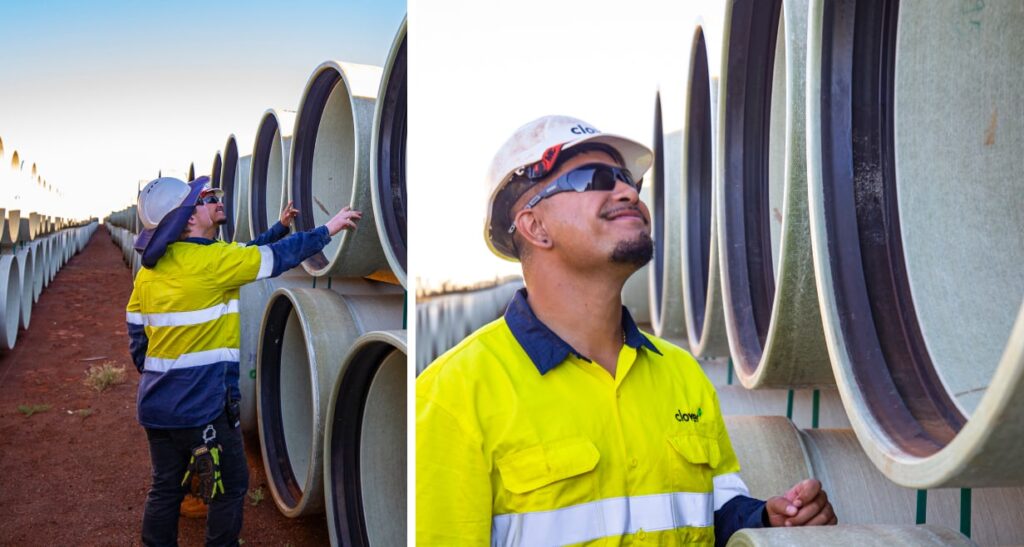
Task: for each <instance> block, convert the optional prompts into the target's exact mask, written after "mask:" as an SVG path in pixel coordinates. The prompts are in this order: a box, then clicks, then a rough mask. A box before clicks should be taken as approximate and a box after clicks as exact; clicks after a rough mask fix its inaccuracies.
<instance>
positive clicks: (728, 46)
mask: <svg viewBox="0 0 1024 547" xmlns="http://www.w3.org/2000/svg"><path fill="white" fill-rule="evenodd" d="M726 10H727V11H726V21H727V25H728V26H729V29H728V34H729V37H728V39H727V41H726V42H725V44H724V46H723V47H724V52H723V59H722V63H723V70H722V81H723V83H725V79H726V77H728V83H727V84H726V85H725V86H724V88H725V93H724V95H723V96H722V97H721V99H720V101H721V105H720V109H721V111H722V112H723V113H724V114H723V116H722V121H723V123H722V126H721V127H720V128H719V130H720V131H721V133H722V136H721V141H720V142H722V143H723V144H722V146H720V147H719V153H720V154H721V156H722V166H723V168H722V178H721V183H720V185H721V187H720V190H719V193H718V196H719V197H720V198H721V201H720V202H719V203H718V211H719V215H718V227H719V234H718V244H719V255H720V256H719V260H720V262H721V266H720V270H721V274H722V275H721V279H722V286H723V287H722V288H723V290H722V295H723V299H724V304H725V308H726V310H731V311H732V313H728V312H727V313H726V326H727V330H728V332H729V344H730V347H731V350H732V351H731V353H732V357H733V360H734V362H735V364H736V366H737V368H738V369H739V370H740V371H741V373H743V374H744V375H746V376H753V375H755V374H756V373H757V370H758V365H759V363H760V361H761V355H762V353H763V351H764V347H765V344H766V341H767V337H768V331H769V325H770V323H771V314H772V309H773V306H772V304H773V300H774V294H775V273H774V270H773V267H772V247H771V235H770V234H771V232H770V224H769V214H768V209H769V206H768V158H769V155H770V154H769V150H768V147H769V142H770V129H771V124H770V112H771V97H772V83H773V72H774V67H775V62H774V61H775V45H776V43H777V37H778V29H779V19H780V16H781V13H782V0H771V1H769V2H730V3H729V4H728V6H727V8H726ZM730 211H736V212H741V213H742V214H728V212H730Z"/></svg>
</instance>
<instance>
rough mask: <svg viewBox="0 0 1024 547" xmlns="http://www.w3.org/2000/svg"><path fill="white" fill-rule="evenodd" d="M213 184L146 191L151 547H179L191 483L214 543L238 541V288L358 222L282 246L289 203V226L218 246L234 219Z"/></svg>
mask: <svg viewBox="0 0 1024 547" xmlns="http://www.w3.org/2000/svg"><path fill="white" fill-rule="evenodd" d="M207 182H208V179H207V177H202V178H200V179H198V180H195V181H193V182H191V183H185V182H183V181H180V180H178V179H174V178H159V179H156V180H154V181H152V182H150V183H149V184H147V185H146V187H145V188H143V189H142V191H141V192H140V194H139V203H138V214H139V219H140V220H141V221H142V224H143V225H144V227H145V229H144V230H143V231H142V232H141V233H140V234H139V236H138V238H137V239H136V241H135V249H136V251H138V252H139V253H140V254H141V255H142V265H143V266H144V268H143V269H141V270H139V273H138V275H137V276H136V277H135V287H134V290H133V291H132V294H131V298H130V299H129V301H128V309H127V312H128V313H127V320H128V334H129V338H130V347H129V349H130V351H131V355H132V360H133V361H134V362H135V366H136V368H138V369H139V372H140V373H141V374H142V377H141V379H140V380H139V392H138V397H137V407H138V408H137V411H138V420H139V423H140V424H141V425H142V426H143V427H144V428H145V429H146V436H147V437H148V439H149V452H150V458H151V459H152V465H153V484H152V487H151V488H150V490H149V495H148V496H147V498H146V507H145V512H144V515H143V519H142V543H143V544H144V545H148V546H155V545H177V538H178V507H179V504H180V503H181V501H182V498H183V497H184V495H185V493H186V491H187V490H188V485H189V484H191V478H192V477H198V478H199V485H200V491H201V495H202V496H203V497H204V499H206V500H208V501H209V507H210V508H209V513H208V515H207V522H206V543H207V545H237V544H238V534H239V532H240V530H241V528H242V508H243V504H244V501H245V495H246V492H247V491H248V488H249V470H248V467H247V465H246V459H245V449H244V447H243V445H242V435H241V431H240V430H239V427H238V426H239V423H238V401H239V399H240V397H241V393H240V391H239V387H238V370H239V369H238V347H239V337H240V332H239V330H240V327H239V324H240V323H239V316H238V298H239V288H240V287H241V286H242V285H244V284H246V283H249V282H250V281H255V280H257V279H264V278H267V277H274V276H277V275H280V274H281V273H283V272H285V271H287V270H290V269H291V268H294V267H295V266H297V265H298V264H300V263H301V262H302V261H303V260H305V259H306V258H308V257H310V256H312V255H313V254H315V253H317V252H319V251H320V250H321V249H323V247H324V246H325V245H326V244H327V243H328V242H330V240H331V236H333V235H335V234H337V233H338V232H339V231H341V230H342V229H346V228H349V229H354V228H355V226H356V224H355V223H356V221H358V220H359V219H360V217H361V213H360V212H358V211H352V210H350V209H349V208H348V207H345V208H343V209H342V210H341V211H340V212H339V213H338V214H337V215H335V216H334V217H333V218H331V219H330V220H328V221H327V223H326V225H324V226H320V227H317V228H316V229H313V230H310V231H308V232H300V233H295V234H292V235H290V236H288V237H284V236H285V235H286V234H287V233H288V225H289V224H290V223H291V220H292V218H293V217H294V216H295V215H296V214H297V213H296V211H295V209H293V208H292V207H291V204H289V205H288V207H286V208H285V211H284V212H283V213H282V215H281V222H280V223H275V225H274V226H273V227H272V228H271V229H270V230H268V231H267V232H265V233H263V234H261V235H260V236H259V237H258V238H256V240H254V241H252V242H250V243H249V244H248V245H242V244H235V243H225V242H223V241H216V240H215V239H214V238H215V237H216V234H217V230H218V228H219V227H220V225H221V224H223V223H224V222H225V221H226V215H225V214H224V205H223V203H221V199H220V198H221V195H222V192H221V190H220V189H212V188H209V187H207V186H206V183H207Z"/></svg>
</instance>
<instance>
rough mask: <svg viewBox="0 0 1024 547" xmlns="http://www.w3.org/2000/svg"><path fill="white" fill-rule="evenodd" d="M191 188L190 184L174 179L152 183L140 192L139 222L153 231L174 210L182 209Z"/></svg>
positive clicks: (166, 178)
mask: <svg viewBox="0 0 1024 547" xmlns="http://www.w3.org/2000/svg"><path fill="white" fill-rule="evenodd" d="M190 191H191V188H189V185H188V183H186V182H185V181H183V180H179V179H176V178H173V177H161V178H158V179H156V180H154V181H151V182H150V183H149V184H147V185H146V187H145V188H143V189H142V191H141V192H139V206H138V209H137V210H138V212H139V220H140V221H141V222H142V226H143V227H144V228H146V229H148V230H153V229H155V228H156V227H157V225H159V224H160V221H161V220H163V219H164V217H165V216H167V213H170V212H171V211H173V210H174V209H177V208H178V207H181V205H182V201H183V200H184V199H185V198H186V197H187V196H188V194H189V192H190Z"/></svg>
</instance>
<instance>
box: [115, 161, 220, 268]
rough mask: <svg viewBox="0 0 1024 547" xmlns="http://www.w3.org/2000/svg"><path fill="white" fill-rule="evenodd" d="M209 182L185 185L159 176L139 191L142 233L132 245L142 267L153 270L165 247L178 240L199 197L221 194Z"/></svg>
mask: <svg viewBox="0 0 1024 547" xmlns="http://www.w3.org/2000/svg"><path fill="white" fill-rule="evenodd" d="M209 182H210V179H209V177H199V178H198V179H196V180H194V181H192V182H188V183H186V182H184V181H182V180H179V179H176V178H173V177H161V178H158V179H156V180H153V181H150V183H149V184H147V185H146V186H145V187H144V188H143V189H142V191H140V192H139V203H138V215H139V221H141V222H142V227H143V230H142V231H141V232H140V233H139V236H138V237H137V238H135V245H134V246H135V250H136V251H138V253H139V254H140V255H142V262H143V265H144V266H146V267H150V268H151V267H153V265H154V264H156V261H157V260H158V259H159V258H160V257H161V256H163V254H164V251H165V250H166V249H167V245H169V244H171V243H173V242H174V241H177V239H178V237H179V236H180V235H181V232H182V231H184V229H185V227H186V226H187V225H188V219H189V217H191V216H192V212H193V211H194V209H195V206H196V205H197V203H198V202H199V200H200V199H201V198H204V197H206V196H209V195H216V196H221V195H223V194H224V192H223V190H221V189H220V188H211V187H210V186H209Z"/></svg>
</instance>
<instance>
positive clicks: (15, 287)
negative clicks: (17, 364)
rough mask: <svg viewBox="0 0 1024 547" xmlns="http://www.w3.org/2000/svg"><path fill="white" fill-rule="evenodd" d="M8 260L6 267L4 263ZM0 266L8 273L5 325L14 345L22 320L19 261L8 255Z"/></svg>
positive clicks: (11, 343) (8, 339)
mask: <svg viewBox="0 0 1024 547" xmlns="http://www.w3.org/2000/svg"><path fill="white" fill-rule="evenodd" d="M4 262H7V265H6V267H5V266H4V265H3V263H4ZM0 268H2V269H3V270H4V273H5V274H6V275H7V279H6V280H5V281H6V283H7V300H6V301H5V302H4V304H5V306H4V312H5V314H4V325H3V327H4V328H5V329H6V334H7V341H8V343H9V344H10V345H11V346H12V347H13V346H14V340H15V339H16V338H17V336H18V321H19V320H20V315H19V312H20V311H21V298H20V297H21V287H20V283H19V280H18V275H19V274H18V261H17V260H16V259H15V258H14V256H13V255H8V256H5V257H3V258H2V259H0Z"/></svg>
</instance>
